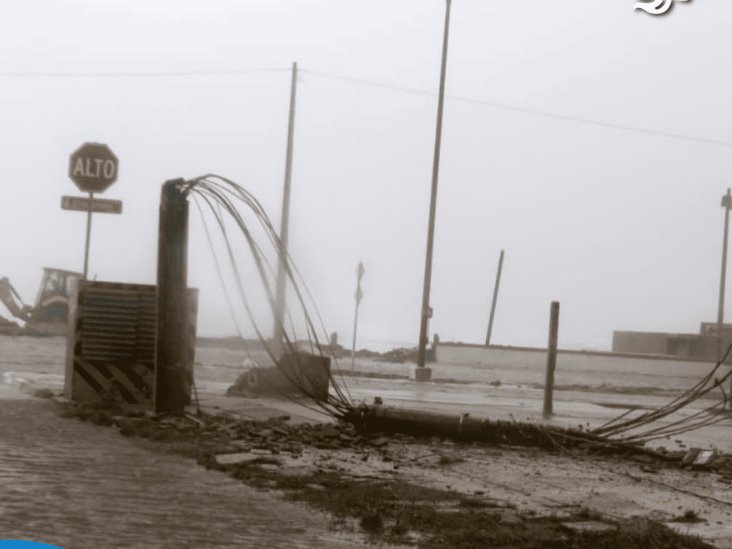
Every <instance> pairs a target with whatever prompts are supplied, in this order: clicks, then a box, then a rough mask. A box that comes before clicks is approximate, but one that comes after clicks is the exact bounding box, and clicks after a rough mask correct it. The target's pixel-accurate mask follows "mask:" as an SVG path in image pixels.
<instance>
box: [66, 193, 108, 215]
mask: <svg viewBox="0 0 732 549" xmlns="http://www.w3.org/2000/svg"><path fill="white" fill-rule="evenodd" d="M90 206H91V209H90ZM61 209H62V210H74V211H77V212H89V211H91V212H94V213H108V214H121V213H122V201H121V200H106V199H103V198H91V199H90V198H85V197H83V196H62V197H61Z"/></svg>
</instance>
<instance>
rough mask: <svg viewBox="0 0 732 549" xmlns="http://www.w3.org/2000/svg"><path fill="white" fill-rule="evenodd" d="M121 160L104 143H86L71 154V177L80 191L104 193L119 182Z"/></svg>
mask: <svg viewBox="0 0 732 549" xmlns="http://www.w3.org/2000/svg"><path fill="white" fill-rule="evenodd" d="M118 168H119V160H117V157H116V156H115V155H114V153H113V152H112V151H111V149H110V148H109V147H107V145H104V144H103V143H84V144H83V145H82V146H81V147H79V148H78V149H76V150H75V151H74V152H73V153H71V157H70V158H69V177H70V178H71V180H72V181H73V182H74V183H76V186H77V187H79V189H80V190H82V191H84V192H88V193H102V192H104V191H105V190H106V189H107V187H109V186H110V185H111V184H112V183H114V182H115V181H117V170H118Z"/></svg>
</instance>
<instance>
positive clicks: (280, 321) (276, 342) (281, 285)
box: [272, 63, 297, 355]
mask: <svg viewBox="0 0 732 549" xmlns="http://www.w3.org/2000/svg"><path fill="white" fill-rule="evenodd" d="M296 94H297V63H293V64H292V80H291V82H290V114H289V117H288V120H287V153H286V156H285V188H284V191H283V193H282V219H281V220H280V246H279V263H278V267H277V289H276V292H277V293H276V295H275V310H274V317H275V318H274V331H273V335H272V340H273V341H272V347H273V354H275V355H277V354H279V352H280V351H281V350H282V338H283V336H284V330H285V309H286V306H285V289H286V285H287V269H286V263H287V240H288V233H289V225H290V184H291V182H292V148H293V143H294V134H295V97H296Z"/></svg>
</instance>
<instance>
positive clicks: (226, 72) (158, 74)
mask: <svg viewBox="0 0 732 549" xmlns="http://www.w3.org/2000/svg"><path fill="white" fill-rule="evenodd" d="M284 72H290V69H287V68H277V69H275V68H260V69H221V70H190V71H149V72H145V71H141V72H22V71H19V72H0V78H54V79H77V78H78V79H84V78H100V79H104V78H110V79H112V78H170V77H172V78H177V77H206V76H238V75H244V74H266V73H284ZM300 72H301V73H304V74H310V75H312V76H315V77H320V78H327V79H331V80H337V81H340V82H346V83H349V84H355V85H359V86H368V87H371V88H379V89H384V90H390V91H397V92H401V93H408V94H412V95H421V96H426V97H435V96H436V94H435V93H434V92H431V91H427V90H422V89H419V88H411V87H408V86H400V85H397V84H387V83H384V82H376V81H373V80H366V79H363V78H354V77H352V76H346V75H342V74H335V73H329V72H321V71H313V70H308V69H300ZM445 98H446V99H448V100H450V101H458V102H461V103H466V104H471V105H477V106H481V107H488V108H491V109H497V110H503V111H511V112H516V113H519V114H525V115H531V116H540V117H543V118H549V119H553V120H560V121H562V122H573V123H575V124H583V125H586V126H595V127H600V128H606V129H611V130H618V131H625V132H633V133H640V134H645V135H652V136H655V137H664V138H667V139H676V140H680V141H688V142H693V143H700V144H704V145H715V146H718V147H729V148H732V142H730V141H723V140H720V139H710V138H706V137H698V136H693V135H686V134H681V133H675V132H668V131H662V130H653V129H649V128H642V127H638V126H630V125H626V124H616V123H614V122H605V121H603V120H596V119H592V118H584V117H580V116H571V115H565V114H557V113H553V112H549V111H543V110H539V109H531V108H528V107H519V106H516V105H510V104H508V103H497V102H495V101H487V100H484V99H476V98H471V97H464V96H457V95H446V96H445Z"/></svg>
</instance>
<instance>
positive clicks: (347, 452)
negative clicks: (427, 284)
mask: <svg viewBox="0 0 732 549" xmlns="http://www.w3.org/2000/svg"><path fill="white" fill-rule="evenodd" d="M61 413H62V415H64V416H66V417H70V418H77V419H80V420H83V421H89V422H92V423H95V424H98V425H107V426H114V427H116V428H117V429H119V431H120V433H121V434H122V435H124V436H128V437H140V438H145V439H149V440H152V441H156V442H159V443H162V445H161V446H156V448H159V449H160V450H162V451H167V452H171V453H176V454H180V455H185V456H188V457H191V458H194V459H196V460H197V462H198V463H199V464H201V465H202V466H204V467H207V468H209V469H214V470H219V471H222V472H224V473H226V474H229V475H231V476H232V477H234V478H236V479H238V480H240V481H242V482H244V483H246V484H248V485H251V486H254V487H258V488H260V489H262V490H278V491H281V492H283V493H284V494H285V496H286V497H287V498H289V499H293V500H298V501H303V502H307V503H309V504H310V505H313V506H315V507H316V508H318V509H321V510H324V511H327V512H329V513H330V514H331V515H332V516H333V517H335V519H336V520H341V521H355V523H356V524H358V525H359V526H360V528H361V529H362V531H363V532H364V533H365V534H367V535H368V536H369V537H370V538H371V539H373V541H375V542H379V543H389V544H398V545H412V546H414V545H418V546H419V547H425V548H433V547H435V548H436V547H465V548H468V547H499V548H544V547H546V548H549V547H552V548H553V547H557V548H558V547H562V548H564V547H566V548H583V547H588V546H590V545H591V546H596V547H598V548H602V547H607V548H610V547H613V548H615V547H623V548H629V549H633V548H638V549H640V548H644V549H647V548H650V549H653V548H658V549H661V548H663V549H668V548H689V549H702V548H710V547H711V546H710V545H708V544H706V543H705V542H703V541H702V540H700V539H699V538H697V537H694V536H689V535H684V534H681V533H677V532H675V531H674V530H672V529H670V528H668V527H667V526H665V525H664V524H661V523H659V522H656V521H653V520H650V519H641V518H633V519H617V518H614V519H611V518H607V517H603V516H601V515H599V514H597V513H594V512H591V511H588V510H587V509H582V508H570V509H565V510H563V511H562V512H561V513H559V512H557V513H552V514H539V513H534V512H527V511H524V510H521V509H519V508H517V506H516V505H514V504H512V503H511V502H510V501H506V500H504V499H496V498H494V497H493V496H492V495H491V494H489V493H485V492H484V491H482V490H476V491H474V493H472V494H470V495H466V494H465V493H463V492H460V491H456V490H453V489H451V488H450V487H447V486H445V487H442V488H437V487H431V486H428V485H423V484H418V483H414V482H408V481H406V480H404V479H403V478H401V477H400V476H399V473H400V468H405V467H411V468H415V467H423V468H424V467H434V468H438V469H439V468H443V469H444V468H446V467H447V468H450V467H453V466H459V465H460V462H461V460H462V458H461V454H462V451H461V450H460V449H461V447H462V444H463V443H461V442H459V441H457V442H452V441H449V440H447V439H443V438H441V437H431V438H420V437H413V436H410V435H406V434H395V435H392V436H387V435H386V434H384V433H369V432H359V431H358V430H357V429H356V428H355V427H354V426H353V425H351V424H348V423H325V424H298V425H292V424H289V423H287V422H285V421H282V420H278V419H277V420H268V421H261V422H256V421H251V420H242V419H240V418H237V417H234V416H232V415H230V414H226V413H222V414H218V415H212V414H206V413H202V414H199V415H196V416H193V415H190V414H180V415H161V416H151V415H149V414H144V413H126V412H122V411H120V410H118V409H114V408H107V409H105V408H104V407H101V406H92V405H80V404H74V403H69V404H65V405H64V407H63V410H62V412H61ZM407 447H409V448H411V452H410V453H407V452H404V451H403V449H404V448H407ZM466 448H472V449H474V450H475V449H476V445H475V443H472V444H471V445H470V446H466ZM477 449H478V450H481V453H482V454H483V455H484V456H485V458H486V459H490V458H491V456H492V454H493V453H497V454H498V455H500V454H501V453H502V452H517V451H520V452H529V453H531V452H533V451H536V452H542V450H531V449H526V448H521V449H516V448H513V447H505V446H498V445H496V444H482V445H480V446H479V447H478V448H477ZM338 456H344V457H343V459H341V460H338V459H336V458H337V457H338ZM339 464H340V465H339ZM359 464H361V465H359ZM658 466H659V467H668V466H669V464H668V463H667V462H663V463H659V464H658ZM527 474H528V471H527Z"/></svg>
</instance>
